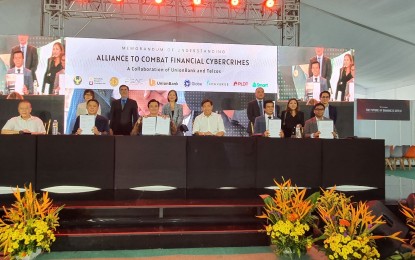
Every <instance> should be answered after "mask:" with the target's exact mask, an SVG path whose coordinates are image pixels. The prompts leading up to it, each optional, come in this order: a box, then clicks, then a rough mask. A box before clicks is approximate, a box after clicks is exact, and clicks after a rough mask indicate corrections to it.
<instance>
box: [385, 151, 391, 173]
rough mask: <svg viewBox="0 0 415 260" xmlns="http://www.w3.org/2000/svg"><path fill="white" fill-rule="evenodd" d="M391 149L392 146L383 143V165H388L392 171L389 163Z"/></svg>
mask: <svg viewBox="0 0 415 260" xmlns="http://www.w3.org/2000/svg"><path fill="white" fill-rule="evenodd" d="M391 149H392V146H390V145H385V166H389V168H390V169H391V171H393V168H392V164H391V158H390V157H391Z"/></svg>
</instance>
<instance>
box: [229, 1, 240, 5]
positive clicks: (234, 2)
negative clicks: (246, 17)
mask: <svg viewBox="0 0 415 260" xmlns="http://www.w3.org/2000/svg"><path fill="white" fill-rule="evenodd" d="M229 4H230V5H231V6H232V7H236V6H238V5H239V0H230V1H229Z"/></svg>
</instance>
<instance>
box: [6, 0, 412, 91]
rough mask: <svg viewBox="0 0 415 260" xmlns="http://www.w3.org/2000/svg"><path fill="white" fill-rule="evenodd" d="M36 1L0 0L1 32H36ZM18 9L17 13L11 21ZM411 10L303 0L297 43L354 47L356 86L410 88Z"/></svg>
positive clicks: (265, 38) (225, 28)
mask: <svg viewBox="0 0 415 260" xmlns="http://www.w3.org/2000/svg"><path fill="white" fill-rule="evenodd" d="M40 2H41V1H40V0H38V1H25V0H0V17H1V18H0V19H1V23H0V34H18V33H28V34H32V35H39V34H40V31H41V25H40V20H41V11H40V10H41V4H40ZM20 12H22V13H21V14H22V15H21V16H20V17H19V19H17V20H16V19H15V18H16V14H17V13H20ZM414 13H415V2H413V1H412V0H400V1H391V0H378V1H361V0H348V1H340V0H302V1H301V13H300V16H301V19H300V21H301V24H300V28H301V30H300V45H301V46H317V45H319V46H326V47H344V48H354V49H355V50H356V69H357V72H356V74H357V76H356V77H357V82H358V83H359V84H358V85H359V87H360V88H363V89H368V90H369V89H370V90H382V89H393V88H400V87H404V86H412V85H415V83H414V82H415V73H414V71H415V63H414V62H413V60H415V16H414V15H413V14H414ZM37 21H39V24H37ZM45 31H47V30H45ZM280 33H281V32H280V30H279V29H278V28H276V27H275V26H265V27H254V26H245V25H228V24H199V23H166V22H151V21H122V20H91V21H90V20H88V19H71V20H67V21H65V35H66V36H75V35H76V36H78V37H97V38H115V39H139V40H163V41H173V40H176V41H189V42H217V43H240V44H265V45H280V44H281V41H280V38H281V35H280Z"/></svg>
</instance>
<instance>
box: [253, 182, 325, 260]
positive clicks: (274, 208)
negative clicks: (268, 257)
mask: <svg viewBox="0 0 415 260" xmlns="http://www.w3.org/2000/svg"><path fill="white" fill-rule="evenodd" d="M275 184H276V185H277V188H276V189H275V195H274V197H271V196H270V195H261V198H262V199H263V200H264V203H265V206H264V211H263V213H262V215H260V216H258V218H262V219H266V220H267V225H265V231H266V233H267V235H268V236H269V237H270V238H271V243H272V244H273V245H275V246H276V254H278V255H288V256H290V257H293V256H298V257H300V256H301V255H302V254H304V253H305V252H306V250H307V248H310V247H311V245H312V243H313V238H312V236H311V234H310V233H309V232H308V231H309V230H310V228H311V226H312V225H313V223H314V220H315V219H316V217H315V216H313V215H312V214H311V213H312V211H313V209H314V207H313V205H314V202H315V199H316V198H315V196H316V195H318V193H317V194H313V195H312V196H310V197H309V198H305V192H306V190H305V189H302V190H300V189H299V188H298V187H297V186H294V187H293V186H292V185H291V180H287V181H283V182H282V183H278V182H275Z"/></svg>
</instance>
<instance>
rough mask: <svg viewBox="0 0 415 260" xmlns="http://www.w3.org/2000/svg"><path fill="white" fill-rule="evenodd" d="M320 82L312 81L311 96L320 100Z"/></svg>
mask: <svg viewBox="0 0 415 260" xmlns="http://www.w3.org/2000/svg"><path fill="white" fill-rule="evenodd" d="M320 88H321V87H320V83H318V82H317V83H316V82H314V83H313V98H314V99H315V100H318V101H320Z"/></svg>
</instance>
